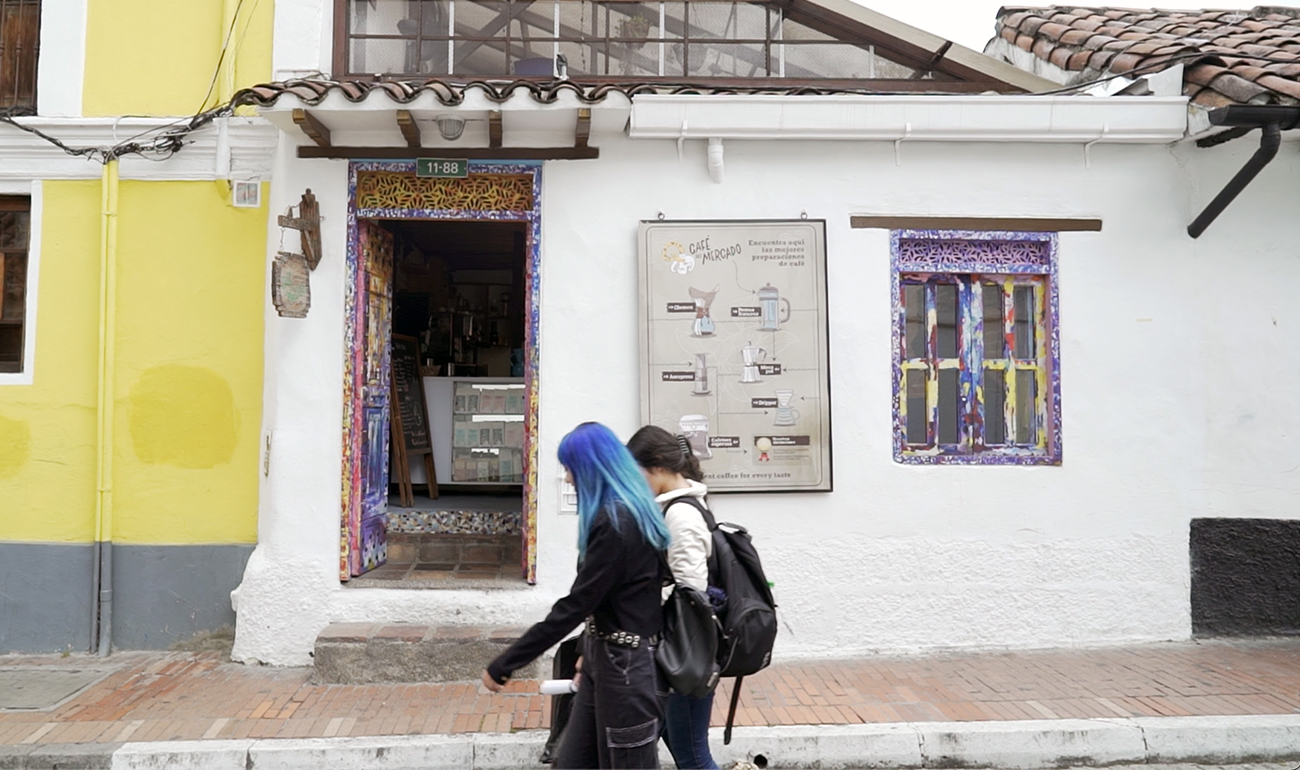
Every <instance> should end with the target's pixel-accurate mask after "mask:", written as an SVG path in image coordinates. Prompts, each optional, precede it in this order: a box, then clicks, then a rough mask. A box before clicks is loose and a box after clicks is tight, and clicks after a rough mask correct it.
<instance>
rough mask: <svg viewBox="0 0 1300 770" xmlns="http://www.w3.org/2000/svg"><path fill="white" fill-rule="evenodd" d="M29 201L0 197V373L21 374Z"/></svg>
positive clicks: (28, 235) (25, 301)
mask: <svg viewBox="0 0 1300 770" xmlns="http://www.w3.org/2000/svg"><path fill="white" fill-rule="evenodd" d="M30 226H31V200H30V199H28V198H25V197H16V196H0V372H21V371H22V367H23V338H24V335H23V331H24V330H23V325H24V323H25V322H26V320H27V317H26V316H27V243H28V240H29V237H30V234H29V228H30Z"/></svg>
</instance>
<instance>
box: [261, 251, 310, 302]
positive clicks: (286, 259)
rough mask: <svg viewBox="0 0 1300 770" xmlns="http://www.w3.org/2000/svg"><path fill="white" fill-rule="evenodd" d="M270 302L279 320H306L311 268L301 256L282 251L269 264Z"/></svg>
mask: <svg viewBox="0 0 1300 770" xmlns="http://www.w3.org/2000/svg"><path fill="white" fill-rule="evenodd" d="M271 302H272V304H274V305H275V312H277V313H279V314H280V317H281V318H306V317H307V311H308V310H310V309H311V268H310V267H309V266H308V264H307V259H306V257H304V256H303V255H302V254H291V253H289V252H287V251H282V252H280V253H278V254H276V255H275V261H274V262H272V263H271Z"/></svg>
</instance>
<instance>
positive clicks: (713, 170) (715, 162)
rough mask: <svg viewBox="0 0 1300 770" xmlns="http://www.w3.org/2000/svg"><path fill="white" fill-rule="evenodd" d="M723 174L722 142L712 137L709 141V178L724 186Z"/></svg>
mask: <svg viewBox="0 0 1300 770" xmlns="http://www.w3.org/2000/svg"><path fill="white" fill-rule="evenodd" d="M722 172H723V164H722V140H721V139H719V138H717V137H712V138H710V139H709V178H710V179H712V180H713V181H714V182H715V183H716V184H722Z"/></svg>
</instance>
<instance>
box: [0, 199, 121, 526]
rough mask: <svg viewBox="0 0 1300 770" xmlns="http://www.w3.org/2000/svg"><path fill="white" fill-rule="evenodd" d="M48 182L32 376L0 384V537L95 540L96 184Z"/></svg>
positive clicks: (97, 266)
mask: <svg viewBox="0 0 1300 770" xmlns="http://www.w3.org/2000/svg"><path fill="white" fill-rule="evenodd" d="M43 188H44V191H43V202H44V212H43V215H42V216H43V222H42V225H41V241H42V247H41V255H40V287H39V291H40V295H39V297H38V302H37V314H38V317H37V319H36V331H37V335H38V337H37V341H36V362H35V376H34V377H33V381H32V384H31V385H4V386H0V540H22V541H33V542H47V543H77V542H90V541H91V540H93V539H94V532H93V525H94V518H95V395H96V390H95V380H96V377H97V371H98V347H99V340H98V322H97V318H98V314H99V197H100V195H99V182H98V181H92V182H46V183H44V185H43Z"/></svg>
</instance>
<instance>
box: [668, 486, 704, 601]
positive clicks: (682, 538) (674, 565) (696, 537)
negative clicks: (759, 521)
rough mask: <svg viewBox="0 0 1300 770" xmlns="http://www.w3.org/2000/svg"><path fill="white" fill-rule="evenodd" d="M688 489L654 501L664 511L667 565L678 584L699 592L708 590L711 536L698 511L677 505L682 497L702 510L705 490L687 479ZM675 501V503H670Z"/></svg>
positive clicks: (690, 507)
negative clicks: (691, 500)
mask: <svg viewBox="0 0 1300 770" xmlns="http://www.w3.org/2000/svg"><path fill="white" fill-rule="evenodd" d="M687 483H688V484H690V486H689V487H683V488H681V489H674V490H672V491H670V492H664V493H663V494H662V495H659V496H658V497H656V498H655V502H657V503H659V506H660V507H661V508H663V509H664V522H665V523H666V524H667V525H668V534H669V535H671V536H672V542H670V543H669V544H668V566H669V567H670V568H671V569H672V571H673V577H675V578H677V580H678V582H681V583H685V584H686V585H688V586H690V587H691V588H694V589H696V590H699V591H705V590H707V589H708V587H709V562H708V559H709V556H710V555H711V554H712V553H713V536H712V534H711V533H710V532H709V525H708V524H706V523H704V516H702V515H701V514H700V512H699V510H698V509H696V507H695V506H693V505H691V504H690V503H686V502H681V498H683V497H694V498H695V499H696V500H697V501H699V502H700V503H701V504H702V505H704V506H705V507H706V508H707V507H708V505H707V504H705V503H704V496H705V495H706V494H708V492H709V488H708V487H706V486H704V485H703V484H701V483H700V482H698V481H691V480H690V479H687ZM674 500H676V501H678V502H676V503H674V502H673V501H674Z"/></svg>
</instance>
